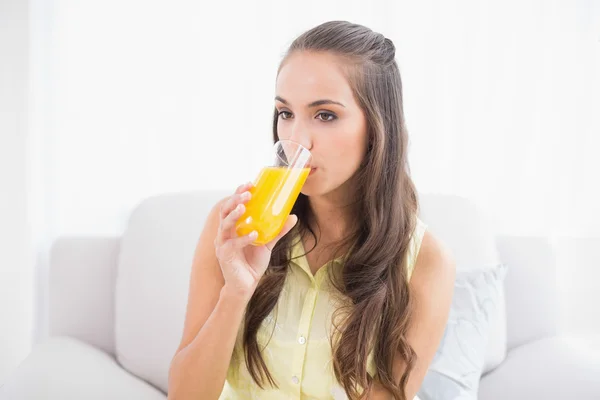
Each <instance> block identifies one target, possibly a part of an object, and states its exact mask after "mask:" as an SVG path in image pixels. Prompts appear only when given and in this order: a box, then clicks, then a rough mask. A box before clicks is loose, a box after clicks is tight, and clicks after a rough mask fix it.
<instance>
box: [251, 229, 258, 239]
mask: <svg viewBox="0 0 600 400" xmlns="http://www.w3.org/2000/svg"><path fill="white" fill-rule="evenodd" d="M257 237H258V232H256V231H252V232H250V239H256V238H257Z"/></svg>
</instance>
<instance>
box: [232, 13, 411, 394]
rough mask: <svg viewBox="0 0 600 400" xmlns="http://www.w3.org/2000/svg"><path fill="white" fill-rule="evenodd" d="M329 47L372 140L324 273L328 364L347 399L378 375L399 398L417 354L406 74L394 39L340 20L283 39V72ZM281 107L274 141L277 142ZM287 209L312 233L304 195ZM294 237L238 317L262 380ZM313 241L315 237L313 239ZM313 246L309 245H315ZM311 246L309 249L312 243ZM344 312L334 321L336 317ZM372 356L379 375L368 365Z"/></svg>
mask: <svg viewBox="0 0 600 400" xmlns="http://www.w3.org/2000/svg"><path fill="white" fill-rule="evenodd" d="M301 51H302V52H303V51H308V52H329V53H331V54H334V55H336V56H339V57H340V59H341V60H342V61H343V62H342V65H343V66H344V72H345V73H346V75H347V79H348V82H349V84H350V86H351V88H352V91H353V94H354V96H355V98H356V100H357V101H358V103H359V105H360V107H361V109H362V111H363V112H364V115H365V117H366V120H367V129H368V146H367V151H366V155H365V158H364V160H363V162H362V164H361V166H360V168H359V169H358V171H357V172H356V174H355V177H353V179H355V180H356V185H354V186H353V187H355V188H356V190H357V191H358V192H357V193H359V194H360V196H357V199H358V200H357V204H356V205H355V210H356V212H357V215H359V216H360V217H357V218H355V219H354V221H355V226H353V227H352V229H351V231H350V232H347V235H346V237H345V239H344V240H343V242H342V243H340V244H339V247H338V248H337V251H336V254H338V253H339V251H340V250H341V249H342V248H350V249H351V251H349V252H348V253H346V255H345V261H344V263H343V267H341V269H340V270H339V272H337V273H333V271H334V269H333V268H328V271H330V273H329V274H328V275H329V278H330V282H331V283H332V288H333V290H334V292H335V293H334V294H335V295H337V296H339V298H340V299H343V300H344V301H343V302H341V303H340V307H339V308H338V309H337V310H335V312H334V321H341V322H339V323H335V324H334V328H335V329H334V333H335V334H332V336H331V338H330V342H331V346H332V354H333V369H334V373H335V376H336V378H337V380H338V382H339V383H340V384H341V386H342V387H343V388H344V390H345V391H346V394H347V395H348V397H349V398H350V399H360V398H363V397H364V395H365V394H366V393H368V392H369V390H370V388H371V387H372V385H373V381H374V380H377V381H378V382H379V383H380V384H381V385H382V386H383V387H384V388H386V389H387V390H388V391H389V392H390V393H391V394H392V395H393V397H394V399H396V400H406V395H405V389H406V384H407V381H408V376H409V374H410V372H411V370H412V368H413V366H414V363H415V359H416V354H415V352H414V350H413V349H412V348H411V346H410V345H409V343H408V341H407V339H406V334H407V330H408V327H409V321H410V319H411V310H412V303H411V301H412V297H411V293H410V291H409V285H408V276H407V266H406V259H407V258H406V254H407V251H408V246H409V243H410V237H411V235H412V232H413V231H414V229H415V225H416V215H417V212H418V199H417V193H416V190H415V186H414V184H413V181H412V179H411V178H410V169H409V165H408V160H407V145H408V135H407V131H406V126H405V121H404V112H403V105H402V82H401V79H400V71H399V68H398V65H397V63H396V61H395V46H394V44H393V42H392V41H391V40H390V39H388V38H386V37H384V36H383V35H382V34H380V33H377V32H374V31H372V30H371V29H369V28H367V27H364V26H361V25H358V24H353V23H350V22H346V21H330V22H326V23H323V24H321V25H319V26H317V27H315V28H313V29H311V30H309V31H307V32H305V33H303V34H302V35H300V36H299V37H298V38H297V39H296V40H294V42H293V43H292V44H291V46H290V47H289V49H288V51H287V53H286V54H285V56H284V58H283V60H282V62H281V65H280V67H279V70H281V67H282V66H283V65H284V64H285V62H286V60H287V59H288V57H289V56H290V55H291V54H293V53H296V52H301ZM277 118H278V115H277V110H275V113H274V116H273V140H274V141H277V140H278V134H277ZM292 213H293V214H296V215H297V216H298V224H297V226H296V228H295V229H298V230H299V232H300V233H301V235H305V234H310V235H312V236H313V238H314V241H315V243H317V236H316V234H315V232H314V230H313V229H312V228H311V227H310V226H309V224H308V221H309V220H311V221H314V219H311V209H310V205H309V202H308V198H307V197H306V196H305V195H303V194H300V196H299V197H298V200H297V201H296V203H295V205H294V207H293V209H292ZM292 240H293V236H292V235H286V236H285V237H284V238H282V239H281V240H280V241H279V242H278V243H277V245H276V246H275V248H274V249H273V252H272V256H271V261H270V264H269V267H268V269H267V271H266V273H265V275H264V276H263V278H262V279H261V281H260V282H259V284H258V287H257V289H256V291H255V292H254V295H253V296H252V298H251V300H250V302H249V303H248V306H247V310H246V314H245V317H244V331H243V351H244V354H245V356H246V366H247V367H248V370H249V372H250V374H251V375H252V378H253V379H254V381H255V382H256V383H257V385H258V386H259V387H261V388H264V384H265V380H266V381H268V382H269V384H271V386H277V385H276V382H275V381H274V379H273V377H272V375H271V374H270V372H269V370H268V368H267V366H266V364H265V361H264V359H263V357H262V354H261V352H260V350H259V345H258V342H257V332H258V329H259V327H260V325H261V323H262V321H263V320H264V319H265V317H266V316H267V315H268V314H269V313H270V312H271V310H273V308H274V307H275V305H276V303H277V301H278V298H279V295H280V293H281V290H282V288H283V286H284V282H285V279H286V275H287V269H288V265H289V262H290V254H291V253H290V251H289V250H290V247H291V246H292V245H293V243H292ZM315 246H316V244H315ZM313 249H314V247H313ZM311 251H312V249H311ZM339 316H343V318H340V319H338V318H337V317H339ZM370 354H372V357H373V362H374V364H375V374H374V376H371V375H370V374H369V373H368V372H367V359H368V357H369V355H370ZM396 354H399V355H400V357H401V358H402V359H403V361H404V365H405V366H406V369H405V371H404V372H403V374H402V377H401V379H400V381H399V383H398V382H396V380H395V379H394V376H393V373H392V366H393V361H394V356H395V355H396Z"/></svg>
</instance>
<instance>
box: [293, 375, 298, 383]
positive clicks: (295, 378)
mask: <svg viewBox="0 0 600 400" xmlns="http://www.w3.org/2000/svg"><path fill="white" fill-rule="evenodd" d="M292 382H294V385H297V384H298V382H300V379H298V377H297V376H295V375H294V376H292Z"/></svg>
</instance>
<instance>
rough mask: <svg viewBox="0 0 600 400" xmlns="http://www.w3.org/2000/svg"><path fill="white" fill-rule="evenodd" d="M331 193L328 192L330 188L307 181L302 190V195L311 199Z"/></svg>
mask: <svg viewBox="0 0 600 400" xmlns="http://www.w3.org/2000/svg"><path fill="white" fill-rule="evenodd" d="M330 191H331V190H328V188H326V187H323V186H322V185H317V184H316V182H315V181H312V182H311V181H308V180H307V181H306V183H305V184H304V186H302V190H300V193H302V194H303V195H305V196H308V197H310V196H323V195H324V194H327V193H328V192H330Z"/></svg>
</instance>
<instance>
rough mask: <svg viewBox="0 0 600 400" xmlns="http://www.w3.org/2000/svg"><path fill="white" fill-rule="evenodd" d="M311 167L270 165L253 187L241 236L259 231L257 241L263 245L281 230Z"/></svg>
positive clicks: (239, 231)
mask: <svg viewBox="0 0 600 400" xmlns="http://www.w3.org/2000/svg"><path fill="white" fill-rule="evenodd" d="M309 173H310V168H289V167H266V168H263V170H262V171H261V172H260V174H259V175H258V178H257V180H256V182H255V184H254V187H253V188H251V189H250V193H252V198H251V199H250V201H248V203H246V212H245V213H244V215H242V216H241V217H240V219H239V220H238V222H237V224H236V232H237V234H238V235H239V236H244V235H248V234H250V232H252V231H253V230H255V231H256V232H258V238H257V239H256V240H255V241H254V244H257V245H263V244H266V243H268V242H270V241H271V240H273V239H275V237H276V236H277V235H278V234H279V232H281V229H282V228H283V225H284V223H285V221H286V219H287V217H288V216H289V215H290V212H291V210H292V207H293V205H294V203H295V202H296V199H297V198H298V195H299V194H300V190H301V189H302V185H304V182H305V181H306V178H308V174H309Z"/></svg>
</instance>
